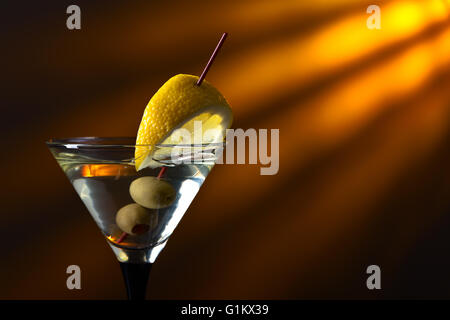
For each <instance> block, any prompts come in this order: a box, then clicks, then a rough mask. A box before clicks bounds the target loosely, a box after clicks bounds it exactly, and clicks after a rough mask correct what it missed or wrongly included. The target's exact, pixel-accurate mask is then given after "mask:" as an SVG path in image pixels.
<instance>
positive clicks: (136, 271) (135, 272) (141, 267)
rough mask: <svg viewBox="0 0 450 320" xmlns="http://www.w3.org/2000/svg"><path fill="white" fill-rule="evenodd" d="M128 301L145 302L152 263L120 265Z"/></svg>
mask: <svg viewBox="0 0 450 320" xmlns="http://www.w3.org/2000/svg"><path fill="white" fill-rule="evenodd" d="M120 268H121V269H122V274H123V278H124V280H125V285H126V287H127V295H128V300H145V293H146V292H147V282H148V276H149V274H150V269H151V268H152V264H151V263H123V262H121V263H120Z"/></svg>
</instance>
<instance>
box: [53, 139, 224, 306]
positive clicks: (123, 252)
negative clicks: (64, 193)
mask: <svg viewBox="0 0 450 320" xmlns="http://www.w3.org/2000/svg"><path fill="white" fill-rule="evenodd" d="M135 141H136V138H96V137H83V138H70V139H51V140H49V141H47V145H48V147H49V149H50V151H51V153H52V154H53V156H54V157H55V159H56V161H57V162H58V164H59V165H60V167H61V168H62V170H63V171H64V173H65V174H66V176H67V178H68V179H69V181H70V182H71V183H72V185H73V187H74V189H75V190H76V192H77V193H78V195H79V196H80V198H81V200H82V201H83V203H84V204H85V206H86V208H87V209H88V211H89V213H90V214H91V216H92V217H93V218H94V220H95V222H96V223H97V225H98V227H99V228H100V230H101V232H102V233H103V235H104V236H105V238H106V241H107V243H108V244H109V245H110V247H111V248H112V250H113V252H114V254H115V255H116V257H117V259H118V260H119V262H120V265H121V269H122V273H123V275H124V279H125V284H126V287H127V294H128V299H130V300H143V299H145V293H146V288H147V281H148V276H149V272H150V269H151V266H152V264H153V263H154V261H155V259H156V258H157V256H158V255H159V253H160V252H161V250H162V249H163V248H164V246H165V245H166V243H167V240H168V239H169V237H170V235H171V234H172V232H173V231H174V229H175V228H176V226H177V225H178V223H179V222H180V220H181V218H182V217H183V215H184V213H185V212H186V210H187V209H188V207H189V205H190V204H191V202H192V200H193V199H194V198H195V196H196V194H197V192H198V191H199V189H200V187H201V185H202V184H203V182H204V181H205V178H206V176H207V175H208V173H209V172H210V171H211V169H212V167H213V166H214V164H215V162H216V159H217V158H218V157H219V156H220V154H221V152H222V150H223V143H215V144H208V145H206V144H205V145H156V146H149V145H138V146H137V145H135V144H134V143H135ZM136 148H151V150H152V153H153V155H154V156H153V159H152V164H153V165H152V166H151V167H147V168H145V169H143V170H140V171H136V169H135V166H134V154H135V149H136ZM144 177H153V178H144ZM141 178H144V180H145V179H147V180H148V179H150V180H162V181H164V182H165V183H168V184H170V185H171V186H172V187H173V191H174V194H173V199H171V201H170V204H169V205H167V203H166V206H162V207H161V208H156V209H144V208H141V209H142V210H143V211H145V217H146V222H145V224H137V225H136V226H135V228H133V231H130V232H129V233H127V232H124V230H122V229H123V228H122V229H121V228H120V227H119V226H118V222H117V219H116V216H117V214H118V212H119V210H120V209H121V208H124V207H125V206H127V205H130V204H133V206H138V207H139V205H137V204H135V203H134V200H133V197H132V196H131V194H130V191H131V190H130V185H131V183H133V181H136V180H138V179H141ZM141 180H142V179H141ZM144 187H145V186H144ZM171 190H172V189H171ZM144 191H145V192H147V191H148V190H144ZM134 231H136V232H134ZM137 231H139V232H137Z"/></svg>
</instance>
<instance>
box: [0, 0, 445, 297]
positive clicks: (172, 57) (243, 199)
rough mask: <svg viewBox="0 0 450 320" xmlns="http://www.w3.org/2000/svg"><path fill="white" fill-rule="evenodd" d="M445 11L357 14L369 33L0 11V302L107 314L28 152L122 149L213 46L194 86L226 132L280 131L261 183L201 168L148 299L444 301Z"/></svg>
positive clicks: (107, 11)
mask: <svg viewBox="0 0 450 320" xmlns="http://www.w3.org/2000/svg"><path fill="white" fill-rule="evenodd" d="M449 3H450V2H449V1H443V0H436V1H433V0H429V1H377V2H376V4H378V5H379V6H380V7H381V19H382V20H381V26H382V29H381V30H369V29H368V28H367V27H366V19H367V17H368V16H369V15H368V14H367V13H366V8H367V6H368V5H370V4H373V3H372V1H355V0H333V1H323V0H322V1H300V0H298V1H290V0H285V1H273V0H245V1H243V0H239V1H237V0H227V1H206V0H205V1H199V0H190V1H152V2H151V1H145V2H144V1H143V2H140V1H78V0H77V1H33V2H31V1H30V2H25V1H2V8H1V10H0V12H1V22H0V23H1V28H0V35H1V38H0V39H1V43H2V49H1V59H0V60H1V70H2V77H1V79H2V80H1V81H2V83H1V88H2V90H1V92H2V98H1V100H2V103H1V108H2V110H1V111H2V112H1V124H2V125H1V128H2V133H3V139H4V142H3V145H2V157H1V158H0V162H1V164H0V168H1V172H2V178H3V183H2V186H1V193H0V194H1V214H0V235H1V238H0V243H1V246H0V249H1V254H0V256H1V262H0V298H2V299H32V298H33V299H34V298H37V299H123V298H125V287H124V285H123V283H122V279H121V274H120V268H119V265H118V263H117V262H116V260H115V257H114V255H113V253H112V252H111V250H110V248H109V247H108V246H107V245H106V243H105V240H103V238H102V236H101V233H100V232H99V230H98V228H97V227H96V225H95V223H94V221H93V220H92V219H91V218H90V217H89V214H88V212H87V210H86V209H85V208H84V207H83V204H82V203H81V201H80V200H79V198H78V196H77V194H76V193H75V191H74V190H73V189H72V187H71V185H70V183H69V181H68V180H67V179H66V177H65V176H64V174H63V172H62V171H61V169H60V168H59V167H58V166H57V164H56V162H55V161H54V159H53V158H52V156H51V154H50V152H49V151H48V150H47V148H46V146H45V144H44V142H45V140H47V139H48V138H51V137H71V136H134V135H135V134H136V131H137V128H138V125H139V122H140V118H141V116H142V112H143V110H144V108H145V106H146V104H147V102H148V100H149V99H150V98H151V96H152V95H153V93H154V92H155V91H156V90H157V89H158V88H159V87H160V86H161V85H162V84H163V83H164V82H165V81H166V80H167V79H168V78H170V77H171V76H173V75H175V74H178V73H189V74H200V72H201V70H202V68H203V66H204V64H205V63H206V61H207V59H208V57H209V55H210V53H211V51H212V49H213V48H214V46H215V44H216V42H217V40H218V39H219V37H220V35H221V33H222V32H224V31H227V32H229V33H230V35H229V38H228V39H227V41H226V43H225V45H224V47H223V48H222V51H221V52H220V54H219V56H218V58H217V59H216V61H215V63H214V66H213V67H212V69H211V70H210V73H209V74H208V76H207V79H208V80H209V81H210V82H211V83H213V84H214V85H215V86H216V87H217V88H219V89H220V91H221V92H222V93H223V94H224V96H225V97H226V98H227V99H228V100H229V102H230V104H231V105H232V107H233V112H234V117H235V122H234V124H233V127H235V128H244V129H246V128H256V129H258V128H268V129H270V128H279V129H280V170H279V173H278V175H275V176H260V175H259V167H258V166H255V165H220V166H219V165H218V166H216V168H215V169H214V170H213V172H212V173H211V175H210V176H209V177H208V179H207V181H206V182H205V184H204V187H203V188H202V189H201V191H200V193H199V195H198V196H197V198H196V199H195V201H194V202H193V204H192V206H191V208H190V210H189V211H188V212H187V214H186V216H185V217H184V219H183V221H182V222H181V223H180V225H179V226H178V228H177V230H176V231H175V233H174V234H173V236H172V237H171V239H170V241H169V242H168V245H167V246H166V248H165V249H164V251H163V252H162V253H161V255H160V256H159V258H158V260H157V263H156V264H155V266H154V267H153V270H152V275H151V280H150V283H151V285H150V287H149V295H148V297H149V298H154V299H172V298H176V299H190V298H194V299H195V298H204V299H209V298H228V299H241V298H245V299H258V298H272V299H279V298H283V299H297V298H369V299H371V298H450V273H449V268H450V258H449V249H450V232H449V231H450V165H449V164H450V148H449V147H450V69H449V65H450V17H449V13H450V10H449V8H450V7H449ZM70 4H77V5H79V6H80V7H81V14H82V29H81V30H76V31H69V30H68V29H67V28H66V18H67V16H68V15H67V14H66V13H65V12H66V8H67V6H68V5H70ZM71 264H77V265H79V266H80V267H81V270H82V290H80V291H76V290H74V291H69V290H67V288H66V285H65V282H66V277H67V275H66V273H65V270H66V267H67V266H68V265H71ZM371 264H377V265H379V266H380V267H381V270H382V290H381V291H376V292H375V291H369V290H367V289H366V286H365V282H366V278H367V275H366V273H365V270H366V268H367V266H368V265H371Z"/></svg>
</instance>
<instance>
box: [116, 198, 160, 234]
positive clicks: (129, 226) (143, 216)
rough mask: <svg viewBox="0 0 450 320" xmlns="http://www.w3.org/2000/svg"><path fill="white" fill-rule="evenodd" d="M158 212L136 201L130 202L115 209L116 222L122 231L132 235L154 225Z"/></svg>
mask: <svg viewBox="0 0 450 320" xmlns="http://www.w3.org/2000/svg"><path fill="white" fill-rule="evenodd" d="M157 223H158V214H157V213H156V212H152V211H151V210H149V209H146V208H144V207H142V206H140V205H138V204H137V203H131V204H128V205H126V206H124V207H122V208H121V209H120V210H119V211H117V215H116V224H117V226H118V227H119V228H120V229H121V230H122V231H124V232H126V233H128V234H132V235H138V234H142V233H146V232H148V231H150V230H152V229H153V228H155V227H156V225H157Z"/></svg>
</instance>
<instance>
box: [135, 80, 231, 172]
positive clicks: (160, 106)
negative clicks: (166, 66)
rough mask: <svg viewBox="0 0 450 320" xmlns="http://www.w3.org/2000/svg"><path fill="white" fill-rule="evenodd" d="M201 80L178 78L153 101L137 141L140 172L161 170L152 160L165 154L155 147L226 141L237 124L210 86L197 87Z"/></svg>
mask: <svg viewBox="0 0 450 320" xmlns="http://www.w3.org/2000/svg"><path fill="white" fill-rule="evenodd" d="M197 80H198V77H197V76H192V75H187V74H179V75H176V76H174V77H172V78H170V79H169V80H168V81H167V82H166V83H164V84H163V85H162V87H161V88H159V90H158V91H157V92H156V93H155V95H154V96H153V97H152V98H151V99H150V102H149V103H148V105H147V107H146V108H145V111H144V115H143V116H142V120H141V124H140V126H139V130H138V134H137V139H136V145H137V147H136V149H135V166H136V170H142V169H144V168H146V167H157V166H160V164H159V163H157V162H155V161H153V160H152V157H153V155H154V153H155V152H163V151H162V150H160V151H157V150H156V148H155V145H159V144H163V145H166V144H174V145H179V144H193V143H195V144H210V143H216V142H221V141H223V138H224V137H225V130H226V129H228V128H229V127H230V126H231V122H232V120H233V116H232V112H231V108H230V106H229V105H228V103H227V101H226V100H225V98H224V97H223V96H222V94H221V93H220V92H219V91H218V90H217V89H216V88H214V87H213V86H212V85H211V84H210V83H208V82H207V81H205V80H204V81H203V82H202V84H201V85H200V86H197V85H196V82H197ZM196 121H198V122H196ZM198 124H201V131H202V134H199V133H198V132H196V131H197V129H198V128H199V126H198ZM180 129H183V130H180ZM186 133H188V134H186ZM139 145H141V146H139ZM142 145H145V146H142Z"/></svg>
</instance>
